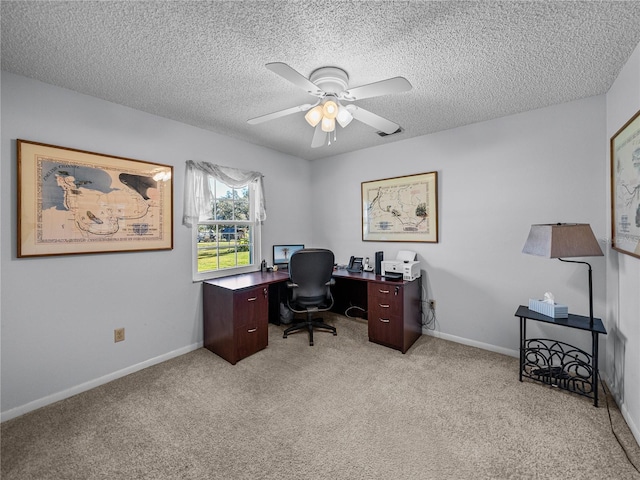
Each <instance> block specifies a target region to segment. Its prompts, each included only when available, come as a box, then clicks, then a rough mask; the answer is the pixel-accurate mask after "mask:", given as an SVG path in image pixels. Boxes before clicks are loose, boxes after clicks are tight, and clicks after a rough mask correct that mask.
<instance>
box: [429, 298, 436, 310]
mask: <svg viewBox="0 0 640 480" xmlns="http://www.w3.org/2000/svg"><path fill="white" fill-rule="evenodd" d="M429 309H430V310H435V309H436V301H435V300H429Z"/></svg>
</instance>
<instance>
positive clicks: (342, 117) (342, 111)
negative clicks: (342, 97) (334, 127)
mask: <svg viewBox="0 0 640 480" xmlns="http://www.w3.org/2000/svg"><path fill="white" fill-rule="evenodd" d="M336 120H337V121H338V123H339V124H340V126H341V127H342V128H344V127H346V126H347V125H349V124H350V123H351V120H353V115H351V112H349V110H347V109H346V108H344V107H343V106H342V105H340V107H339V108H338V115H336Z"/></svg>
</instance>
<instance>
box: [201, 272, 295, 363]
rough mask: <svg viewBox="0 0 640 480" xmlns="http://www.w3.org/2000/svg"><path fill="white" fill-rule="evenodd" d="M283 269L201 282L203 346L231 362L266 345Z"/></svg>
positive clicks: (284, 278)
mask: <svg viewBox="0 0 640 480" xmlns="http://www.w3.org/2000/svg"><path fill="white" fill-rule="evenodd" d="M288 279H289V274H288V273H286V272H265V273H262V272H252V273H245V274H241V275H232V276H229V277H221V278H216V279H213V280H207V281H205V282H204V283H203V289H204V291H203V317H204V318H203V324H204V346H205V347H206V348H208V349H209V350H211V351H212V352H213V353H215V354H217V355H219V356H221V357H222V358H224V359H225V360H227V361H228V362H229V363H231V364H233V365H235V364H236V362H238V360H242V359H243V358H246V357H248V356H249V355H253V354H254V353H256V352H258V351H260V350H262V349H264V348H267V343H268V337H269V335H268V326H269V325H268V323H269V317H270V316H271V317H273V316H274V312H275V315H277V314H278V308H279V306H280V302H279V290H280V289H279V285H281V284H283V283H284V282H286V281H287V280H288Z"/></svg>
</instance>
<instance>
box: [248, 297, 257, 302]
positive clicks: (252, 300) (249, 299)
mask: <svg viewBox="0 0 640 480" xmlns="http://www.w3.org/2000/svg"><path fill="white" fill-rule="evenodd" d="M257 298H258V297H251V298H248V299H247V302H255V301H256V300H257Z"/></svg>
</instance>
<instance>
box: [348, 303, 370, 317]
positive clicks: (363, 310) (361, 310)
mask: <svg viewBox="0 0 640 480" xmlns="http://www.w3.org/2000/svg"><path fill="white" fill-rule="evenodd" d="M352 309H355V310H359V311H360V312H362V315H360V316H358V315H350V314H349V311H350V310H352ZM366 314H367V310H365V309H364V308H362V307H358V306H357V305H351V306H350V307H348V308H347V309H346V310H345V311H344V316H345V317H347V318H359V319H363V318H364V316H365V315H366Z"/></svg>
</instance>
